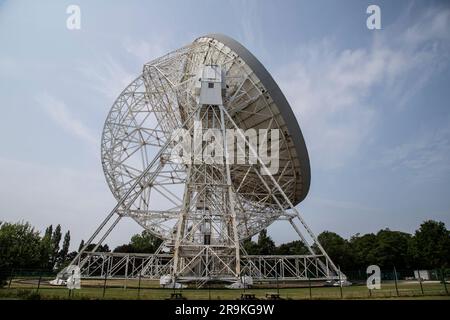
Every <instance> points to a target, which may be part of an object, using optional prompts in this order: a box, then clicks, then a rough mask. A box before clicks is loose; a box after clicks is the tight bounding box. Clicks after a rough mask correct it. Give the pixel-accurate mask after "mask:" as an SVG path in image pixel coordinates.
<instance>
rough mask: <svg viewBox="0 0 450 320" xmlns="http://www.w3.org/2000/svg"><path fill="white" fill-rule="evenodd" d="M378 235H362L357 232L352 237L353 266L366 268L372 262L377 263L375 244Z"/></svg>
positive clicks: (354, 267)
mask: <svg viewBox="0 0 450 320" xmlns="http://www.w3.org/2000/svg"><path fill="white" fill-rule="evenodd" d="M376 243H377V236H376V235H374V234H373V233H368V234H365V235H362V236H361V235H360V234H359V233H357V234H356V235H354V236H353V237H351V238H350V250H351V252H352V253H353V268H351V269H365V268H367V266H369V265H371V264H376V263H377V256H376V253H375V246H376Z"/></svg>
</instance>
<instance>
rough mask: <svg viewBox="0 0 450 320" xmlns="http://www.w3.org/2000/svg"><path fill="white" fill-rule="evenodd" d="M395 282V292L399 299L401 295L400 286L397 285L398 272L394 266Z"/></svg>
mask: <svg viewBox="0 0 450 320" xmlns="http://www.w3.org/2000/svg"><path fill="white" fill-rule="evenodd" d="M394 280H395V292H397V297H398V296H399V294H398V284H397V270H396V269H395V266H394Z"/></svg>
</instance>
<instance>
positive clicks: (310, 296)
mask: <svg viewBox="0 0 450 320" xmlns="http://www.w3.org/2000/svg"><path fill="white" fill-rule="evenodd" d="M306 276H307V277H308V283H309V299H310V300H312V288H311V278H310V277H309V275H308V271H306Z"/></svg>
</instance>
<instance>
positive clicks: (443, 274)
mask: <svg viewBox="0 0 450 320" xmlns="http://www.w3.org/2000/svg"><path fill="white" fill-rule="evenodd" d="M441 277H442V283H443V284H444V289H445V294H448V289H447V283H446V282H445V273H444V271H443V269H441Z"/></svg>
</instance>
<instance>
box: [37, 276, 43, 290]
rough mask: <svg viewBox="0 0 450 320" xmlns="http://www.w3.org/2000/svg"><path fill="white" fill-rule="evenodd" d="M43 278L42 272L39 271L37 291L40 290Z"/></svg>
mask: <svg viewBox="0 0 450 320" xmlns="http://www.w3.org/2000/svg"><path fill="white" fill-rule="evenodd" d="M41 279H42V272H40V273H39V280H38V286H37V289H36V292H39V288H40V287H41Z"/></svg>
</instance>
